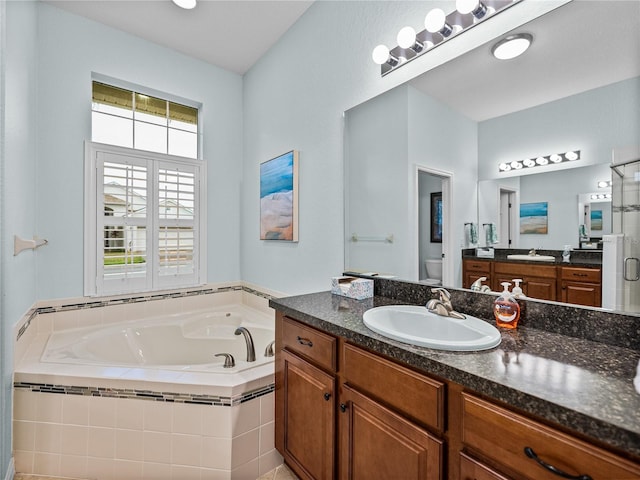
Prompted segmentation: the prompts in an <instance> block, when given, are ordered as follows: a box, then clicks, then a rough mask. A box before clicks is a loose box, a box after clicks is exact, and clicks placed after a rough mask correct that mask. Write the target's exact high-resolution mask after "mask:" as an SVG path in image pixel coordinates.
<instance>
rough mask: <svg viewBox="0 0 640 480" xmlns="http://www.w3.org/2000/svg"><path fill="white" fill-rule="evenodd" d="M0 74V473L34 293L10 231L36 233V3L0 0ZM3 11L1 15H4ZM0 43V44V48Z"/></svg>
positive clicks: (30, 267)
mask: <svg viewBox="0 0 640 480" xmlns="http://www.w3.org/2000/svg"><path fill="white" fill-rule="evenodd" d="M0 9H2V13H0V16H1V17H2V19H1V23H0V33H4V36H3V37H4V38H3V39H2V40H0V42H6V43H2V45H1V46H0V52H1V53H0V57H1V58H2V59H1V60H0V62H3V63H4V69H3V73H4V78H0V90H2V92H1V93H0V105H2V109H1V110H2V114H3V117H2V119H0V125H2V127H1V128H2V131H0V142H1V145H2V148H1V149H0V152H1V154H2V169H1V170H0V172H1V173H0V175H2V178H1V181H0V185H1V188H2V190H1V191H0V194H1V195H2V201H0V205H1V208H2V213H1V218H2V299H1V301H0V305H1V307H0V308H1V316H0V330H1V331H2V334H1V338H2V345H1V346H0V352H1V355H2V358H1V359H0V371H1V374H2V390H1V392H0V397H1V400H2V401H1V402H0V406H1V411H0V414H1V415H2V416H1V418H0V425H1V427H0V430H1V432H0V433H1V437H0V447H1V449H0V477H2V478H4V476H5V474H6V471H7V468H8V466H9V462H10V458H11V413H12V395H11V392H12V388H13V381H12V378H13V377H12V375H13V341H14V337H13V326H14V324H15V322H16V321H17V320H18V318H20V316H22V315H23V314H24V313H25V311H26V310H27V309H28V308H29V307H30V306H31V305H32V304H33V302H34V301H35V299H36V288H35V283H36V273H37V269H36V261H37V257H38V255H39V252H32V251H26V252H23V253H21V254H20V255H18V256H13V235H14V234H15V235H20V236H22V237H24V238H31V236H32V235H34V234H37V233H38V232H37V228H36V221H35V217H36V214H35V212H36V198H37V196H36V191H35V172H36V162H37V148H36V141H35V136H36V134H37V120H36V93H37V81H36V72H37V62H36V31H37V24H36V20H37V11H36V4H34V3H30V2H29V3H25V2H2V3H1V5H0ZM5 15H6V16H5ZM2 47H4V48H2Z"/></svg>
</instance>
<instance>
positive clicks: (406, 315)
mask: <svg viewBox="0 0 640 480" xmlns="http://www.w3.org/2000/svg"><path fill="white" fill-rule="evenodd" d="M466 317H467V318H465V319H464V320H460V319H457V318H452V317H443V316H441V315H436V314H435V313H431V312H429V311H428V310H427V309H426V307H422V306H417V305H389V306H385V307H376V308H372V309H371V310H367V311H366V312H364V315H363V317H362V318H363V320H364V324H365V325H366V326H367V327H369V328H370V329H371V330H373V331H374V332H376V333H379V334H380V335H383V336H385V337H389V338H393V339H394V340H399V341H400V342H405V343H410V344H412V345H419V346H421V347H429V348H435V349H437V350H455V351H467V352H468V351H476V350H487V349H489V348H493V347H495V346H497V345H499V344H500V340H501V339H500V332H499V331H498V329H497V328H496V327H494V326H493V325H491V324H489V323H487V322H485V321H484V320H480V319H479V318H476V317H472V316H471V315H467V316H466Z"/></svg>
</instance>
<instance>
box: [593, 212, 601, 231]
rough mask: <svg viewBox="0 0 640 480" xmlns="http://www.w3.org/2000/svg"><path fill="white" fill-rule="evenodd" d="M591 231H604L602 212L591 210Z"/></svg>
mask: <svg viewBox="0 0 640 480" xmlns="http://www.w3.org/2000/svg"><path fill="white" fill-rule="evenodd" d="M591 230H602V210H591Z"/></svg>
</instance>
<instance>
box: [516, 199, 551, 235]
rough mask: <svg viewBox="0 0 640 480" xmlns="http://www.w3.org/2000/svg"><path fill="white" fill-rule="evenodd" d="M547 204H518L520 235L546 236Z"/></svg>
mask: <svg viewBox="0 0 640 480" xmlns="http://www.w3.org/2000/svg"><path fill="white" fill-rule="evenodd" d="M548 209H549V206H548V203H547V202H536V203H521V204H520V233H521V234H539V235H546V234H547V233H549V232H548V227H547V225H548Z"/></svg>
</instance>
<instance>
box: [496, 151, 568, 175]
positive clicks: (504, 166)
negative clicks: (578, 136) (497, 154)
mask: <svg viewBox="0 0 640 480" xmlns="http://www.w3.org/2000/svg"><path fill="white" fill-rule="evenodd" d="M576 160H580V150H570V151H568V152H565V153H553V154H551V155H546V156H544V157H536V158H527V159H526V160H514V161H513V162H511V163H505V162H503V163H501V164H500V165H498V171H500V172H509V171H511V170H521V169H523V168H525V169H529V168H534V167H544V166H545V165H554V164H557V163H563V162H574V161H576Z"/></svg>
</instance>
